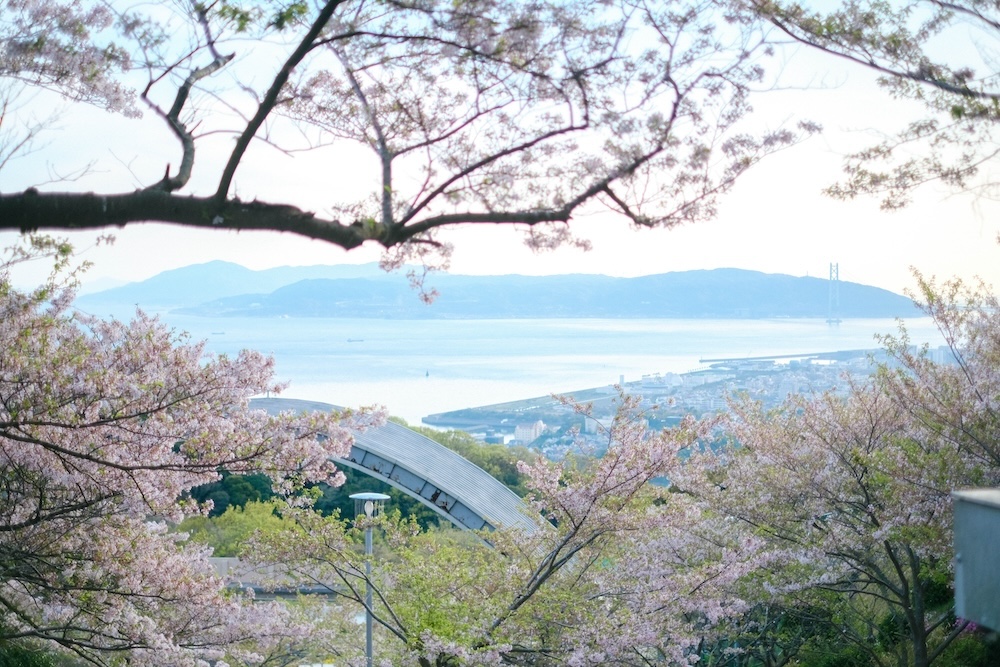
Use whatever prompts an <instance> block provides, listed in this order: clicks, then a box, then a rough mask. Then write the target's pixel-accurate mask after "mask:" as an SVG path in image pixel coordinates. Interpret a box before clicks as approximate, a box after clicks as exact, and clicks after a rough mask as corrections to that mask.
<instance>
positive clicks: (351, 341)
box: [347, 338, 365, 343]
mask: <svg viewBox="0 0 1000 667" xmlns="http://www.w3.org/2000/svg"><path fill="white" fill-rule="evenodd" d="M347 342H348V343H363V342H365V339H364V338H348V339H347Z"/></svg>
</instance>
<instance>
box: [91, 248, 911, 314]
mask: <svg viewBox="0 0 1000 667" xmlns="http://www.w3.org/2000/svg"><path fill="white" fill-rule="evenodd" d="M430 282H431V284H432V285H433V286H434V287H435V288H436V289H437V290H438V291H439V292H440V296H439V297H438V298H437V299H436V300H435V302H434V303H433V304H432V305H427V304H424V303H423V302H422V301H420V299H419V298H418V297H417V294H416V293H415V292H414V290H413V289H412V288H411V287H410V286H409V285H408V283H407V280H406V278H405V277H404V276H401V275H398V274H385V273H382V272H379V271H378V269H377V267H375V266H374V265H362V266H349V267H322V266H317V267H282V268H278V269H269V270H267V271H251V270H249V269H246V268H244V267H241V266H238V265H235V264H228V263H225V262H210V263H208V264H201V265H195V266H190V267H185V268H181V269H176V270H173V271H168V272H165V273H162V274H160V275H158V276H155V277H153V278H150V279H149V280H146V281H143V282H140V283H133V284H130V285H126V286H123V287H119V288H115V289H112V290H107V291H105V292H99V293H96V294H92V295H88V296H85V297H81V298H80V299H79V301H78V303H79V304H80V305H81V307H84V308H87V309H90V310H95V309H99V308H114V307H115V304H118V305H134V304H139V305H140V306H142V307H143V308H147V309H170V310H174V311H175V312H178V313H182V314H187V315H197V316H203V317H227V316H234V317H235V316H238V317H357V318H392V319H424V318H441V319H489V318H498V319H499V318H566V317H571V318H580V317H594V318H773V317H822V318H826V317H828V316H829V315H830V314H831V313H830V307H829V301H830V299H829V295H830V292H829V286H830V283H829V281H827V280H824V279H820V278H810V277H805V278H798V277H793V276H787V275H781V274H766V273H760V272H756V271H746V270H742V269H714V270H702V271H681V272H673V273H663V274H658V275H652V276H643V277H639V278H612V277H608V276H601V275H558V276H519V275H506V276H459V275H449V274H435V275H433V276H432V278H431V281H430ZM839 303H840V305H839V308H838V309H836V310H835V311H834V313H833V314H834V315H835V316H836V317H841V318H844V317H851V318H855V317H907V316H913V315H914V314H915V309H914V307H913V305H912V303H911V302H910V300H909V299H908V298H906V297H904V296H901V295H898V294H894V293H892V292H889V291H887V290H883V289H880V288H877V287H871V286H868V285H861V284H858V283H850V282H843V281H842V282H840V284H839Z"/></svg>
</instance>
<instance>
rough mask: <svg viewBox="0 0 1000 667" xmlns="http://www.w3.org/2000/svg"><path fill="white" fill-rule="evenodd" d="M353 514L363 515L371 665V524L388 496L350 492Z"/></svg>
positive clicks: (367, 651) (367, 645) (367, 658)
mask: <svg viewBox="0 0 1000 667" xmlns="http://www.w3.org/2000/svg"><path fill="white" fill-rule="evenodd" d="M350 498H351V499H352V500H353V501H354V516H355V517H360V516H362V515H363V516H364V517H365V521H364V523H365V661H366V663H365V664H366V665H367V667H372V655H373V653H372V524H373V523H374V522H375V521H374V520H375V519H377V518H378V517H379V516H381V515H382V511H383V509H384V507H385V501H387V500H389V496H387V495H385V494H384V493H372V492H366V493H352V494H351V495H350Z"/></svg>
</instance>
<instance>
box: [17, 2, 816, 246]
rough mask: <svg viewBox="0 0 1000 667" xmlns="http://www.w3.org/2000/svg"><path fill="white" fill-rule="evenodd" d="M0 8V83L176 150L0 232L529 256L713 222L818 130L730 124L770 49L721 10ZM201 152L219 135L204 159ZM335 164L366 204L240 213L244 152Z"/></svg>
mask: <svg viewBox="0 0 1000 667" xmlns="http://www.w3.org/2000/svg"><path fill="white" fill-rule="evenodd" d="M2 12H3V28H2V29H3V30H4V31H5V37H6V42H5V43H6V44H7V45H8V46H7V47H6V49H5V50H4V52H3V53H2V54H0V77H2V78H3V79H4V80H7V81H15V82H18V83H19V85H22V86H24V87H25V89H26V90H28V91H30V90H31V89H32V88H33V87H43V88H46V89H49V90H53V91H57V92H58V93H60V94H61V95H63V96H65V98H67V99H70V100H73V101H75V102H82V103H90V104H95V105H98V106H99V107H102V108H104V109H107V110H108V111H109V112H111V113H118V114H121V115H123V116H126V117H128V116H136V115H139V114H146V115H147V116H149V117H152V118H156V119H159V121H161V122H162V124H163V127H164V128H165V129H166V130H167V132H168V134H169V136H171V137H172V138H173V140H174V141H175V142H176V144H175V150H176V156H177V157H176V159H174V160H171V161H170V164H164V163H163V162H157V161H155V160H153V159H150V158H149V157H147V156H145V155H143V154H139V155H136V156H134V158H135V159H133V156H122V157H121V158H120V159H122V160H123V161H124V162H126V163H127V164H128V165H129V169H130V177H131V178H132V179H133V181H134V182H137V183H139V187H138V189H133V190H130V191H128V192H115V191H109V192H96V193H93V192H91V193H83V192H59V191H56V190H55V189H52V187H53V186H42V185H39V186H38V187H32V188H29V189H26V190H23V191H19V192H5V193H3V194H0V228H4V229H21V230H32V229H38V228H59V229H89V228H105V227H108V226H123V225H129V224H135V223H141V222H145V221H159V222H168V223H176V224H181V225H189V226H197V227H208V228H219V229H241V230H246V229H270V230H281V231H290V232H294V233H296V234H302V235H305V236H307V237H311V238H316V239H322V240H325V241H328V242H330V243H333V244H335V245H338V246H342V247H344V248H353V247H356V246H358V245H360V244H363V243H365V242H375V243H378V244H381V245H382V246H384V247H385V248H398V249H399V252H400V253H401V256H399V255H394V256H393V257H391V258H389V261H390V263H392V261H399V260H401V259H402V258H403V257H404V256H406V255H414V254H416V255H419V256H423V254H425V253H426V252H430V251H438V252H442V251H444V252H446V251H447V245H446V244H445V242H443V241H440V240H438V239H437V238H436V236H435V232H436V231H437V230H439V229H441V228H445V227H449V226H452V225H456V224H463V223H467V224H516V225H524V226H525V227H526V228H527V229H529V230H531V231H530V232H529V243H531V244H532V245H533V246H535V247H539V248H541V247H549V246H552V245H555V244H558V243H561V242H565V241H568V240H569V239H570V238H571V234H570V231H569V229H570V228H569V225H568V224H567V223H570V222H571V221H572V220H573V219H574V218H576V217H579V216H580V215H581V214H582V213H593V212H596V211H601V210H604V211H610V212H612V213H614V214H616V215H618V216H624V217H625V218H627V219H629V220H631V221H632V222H633V223H635V224H636V225H638V226H671V225H674V224H677V223H680V222H684V221H692V220H699V219H703V218H706V217H708V216H711V215H712V214H713V213H714V208H715V201H716V198H717V197H718V195H720V194H721V193H723V192H725V191H726V190H727V189H728V188H729V187H730V186H731V185H732V184H733V182H734V180H735V179H736V178H737V177H738V176H739V175H740V174H741V173H742V172H744V171H745V170H746V169H747V168H748V167H750V166H751V165H752V164H754V163H755V162H757V161H758V160H759V159H761V158H762V157H763V156H764V155H766V154H768V153H770V152H772V151H774V150H777V149H779V148H781V147H783V146H786V145H788V144H789V143H791V142H793V141H795V139H796V137H797V136H798V135H799V134H803V133H809V132H812V131H814V130H815V129H817V128H815V127H813V126H811V125H809V124H803V125H802V126H801V127H799V128H794V129H790V128H786V127H774V128H769V129H763V130H761V129H760V125H759V124H758V125H757V127H756V131H753V129H752V128H751V127H749V126H748V127H742V126H741V121H742V120H743V119H744V117H745V116H746V115H747V114H748V112H749V111H750V107H749V104H748V100H747V97H748V94H749V91H750V89H751V87H753V86H754V85H755V84H757V83H758V82H760V81H761V80H762V78H763V77H764V69H763V63H764V61H765V60H766V58H767V56H768V55H769V52H770V47H769V44H768V36H767V33H766V31H762V30H761V29H760V24H759V21H758V19H757V17H756V16H755V14H754V13H753V12H751V11H749V10H748V9H747V7H746V6H745V3H742V2H739V1H736V0H670V1H669V2H648V1H647V0H615V1H610V2H596V3H593V2H582V1H580V0H537V1H534V2H531V3H527V4H525V3H520V2H508V1H506V0H470V1H463V2H451V1H450V0H449V1H441V0H418V1H415V2H410V1H405V2H398V1H396V0H390V1H388V2H376V1H373V0H327V1H325V2H316V3H312V2H310V3H307V2H287V3H286V2H262V3H253V4H246V3H240V2H234V1H231V0H214V1H212V2H207V3H202V2H179V3H170V4H162V3H160V4H155V5H141V4H134V3H116V2H111V3H90V2H85V1H82V0H81V1H70V0H55V1H50V0H46V1H45V2H42V1H41V0H18V1H16V2H10V3H6V4H5V5H4V6H3V9H2ZM16 92H23V90H22V89H17V91H16ZM13 99H15V100H16V99H17V94H15V95H13ZM11 116H12V117H9V118H8V117H5V118H4V125H3V127H2V128H0V129H3V130H7V131H9V132H11V133H13V134H8V135H7V136H8V137H13V138H11V139H8V141H7V144H6V145H7V147H8V153H17V151H18V150H20V149H24V148H25V144H26V142H29V140H30V139H31V138H32V137H34V136H36V133H37V130H38V127H37V123H33V122H32V121H31V120H30V118H29V117H28V116H25V115H22V116H18V115H17V114H11ZM119 127H120V128H121V131H122V132H130V131H133V128H140V129H139V130H137V131H139V132H142V133H143V134H142V137H141V141H140V138H139V137H137V144H145V143H146V142H147V141H148V140H149V137H150V136H151V135H150V132H149V130H148V126H147V125H136V124H134V123H132V124H130V123H129V122H127V121H126V120H122V121H121V123H120V124H119ZM289 128H297V131H298V133H297V134H295V135H294V136H295V137H299V140H296V139H294V138H290V137H291V136H292V133H291V132H289ZM218 136H229V137H231V138H232V140H233V141H232V143H231V144H228V145H227V147H226V148H225V154H224V155H222V156H221V159H220V156H219V155H217V154H212V150H213V149H211V148H209V146H211V145H212V144H211V142H212V141H213V140H214V139H215V138H216V137H218ZM29 143H30V142H29ZM345 146H361V147H363V148H364V149H365V150H366V151H367V155H368V156H369V157H368V159H367V160H366V161H363V162H361V163H360V164H359V165H358V166H357V169H360V170H363V171H365V172H366V173H367V174H368V182H369V184H370V186H369V187H368V189H367V191H366V192H363V193H357V192H349V191H344V190H342V189H339V188H338V186H337V183H336V182H335V181H334V182H332V183H331V187H330V194H329V200H328V204H327V209H326V211H324V212H322V213H314V212H311V211H308V210H304V209H303V208H301V206H300V205H299V204H297V202H296V201H294V200H289V201H260V200H257V199H255V198H254V197H255V193H254V191H253V185H252V184H247V183H245V182H243V181H241V180H240V178H239V172H240V166H241V164H243V163H244V162H245V161H246V160H247V159H248V157H250V156H253V155H259V154H261V153H262V152H263V153H265V154H266V152H268V151H279V152H280V151H284V152H285V153H286V154H294V153H295V152H296V151H300V150H304V149H310V150H314V151H317V152H320V153H321V154H322V155H323V156H324V157H323V159H324V160H326V164H328V165H330V169H331V172H333V173H335V172H336V169H337V168H339V167H342V166H343V161H344V159H345V153H344V147H345ZM35 147H36V148H37V147H38V146H37V145H36V146H35ZM57 149H58V143H55V144H50V145H49V146H48V148H46V150H49V151H52V152H53V155H55V151H57ZM279 154H280V153H279ZM6 157H8V158H9V157H11V155H7V156H6ZM98 157H100V156H95V159H96V158H98ZM237 193H239V194H238V195H237Z"/></svg>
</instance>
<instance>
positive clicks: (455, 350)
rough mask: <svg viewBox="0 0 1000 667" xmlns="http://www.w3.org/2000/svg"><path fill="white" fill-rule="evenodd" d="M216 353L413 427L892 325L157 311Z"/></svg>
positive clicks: (919, 327) (833, 343)
mask: <svg viewBox="0 0 1000 667" xmlns="http://www.w3.org/2000/svg"><path fill="white" fill-rule="evenodd" d="M161 317H162V319H163V320H164V321H165V322H166V323H167V324H168V325H170V326H172V327H174V328H176V329H179V330H183V331H188V332H190V333H191V335H192V336H193V337H194V338H195V339H206V340H207V341H208V347H209V349H210V350H211V351H214V352H227V353H233V352H236V351H238V350H240V349H242V348H253V349H257V350H260V351H262V352H266V353H270V354H272V355H273V356H274V357H275V360H276V362H277V374H278V377H279V378H280V379H282V380H285V381H289V382H290V383H291V386H290V387H289V388H288V390H286V392H285V393H284V394H283V396H285V397H288V398H307V399H311V400H318V401H326V402H330V403H336V404H339V405H346V406H359V405H371V404H380V405H384V406H386V407H387V408H388V409H389V412H390V413H391V414H394V415H397V416H400V417H403V418H404V419H406V420H407V421H409V422H410V423H419V421H420V419H421V418H422V417H424V416H426V415H429V414H432V413H436V412H445V411H448V410H457V409H460V408H466V407H474V406H479V405H487V404H490V403H499V402H503V401H512V400H517V399H522V398H531V397H535V396H544V395H547V394H551V393H572V392H573V391H574V390H578V389H588V388H592V387H598V386H602V385H607V384H611V383H614V382H618V381H619V379H620V378H621V377H623V376H624V379H625V381H626V382H628V381H632V380H638V379H640V377H641V376H642V375H644V374H650V373H666V372H677V373H680V372H686V371H691V370H696V369H699V368H703V367H704V366H705V365H704V364H702V363H700V361H699V360H700V359H704V358H713V357H747V356H762V355H773V354H799V353H809V352H830V351H835V350H851V349H869V348H876V347H878V346H879V345H878V343H877V342H876V341H875V338H874V336H875V335H876V334H885V333H894V332H896V330H897V323H896V322H895V321H894V320H890V319H852V320H844V321H843V322H841V323H840V324H839V325H837V326H831V325H828V324H827V323H826V322H825V321H824V320H814V319H801V320H795V319H775V320H617V319H616V320H599V319H554V320H453V321H443V320H395V321H394V320H371V319H328V318H288V319H263V318H202V317H189V316H188V317H185V316H177V315H169V314H168V315H163V316H161ZM907 328H908V330H909V331H910V335H911V338H912V340H913V341H914V342H915V343H923V342H929V343H931V345H938V344H940V343H941V340H940V337H939V334H938V333H937V331H936V330H935V329H934V327H933V324H932V323H931V322H930V320H929V319H914V320H910V321H908V322H907Z"/></svg>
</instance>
